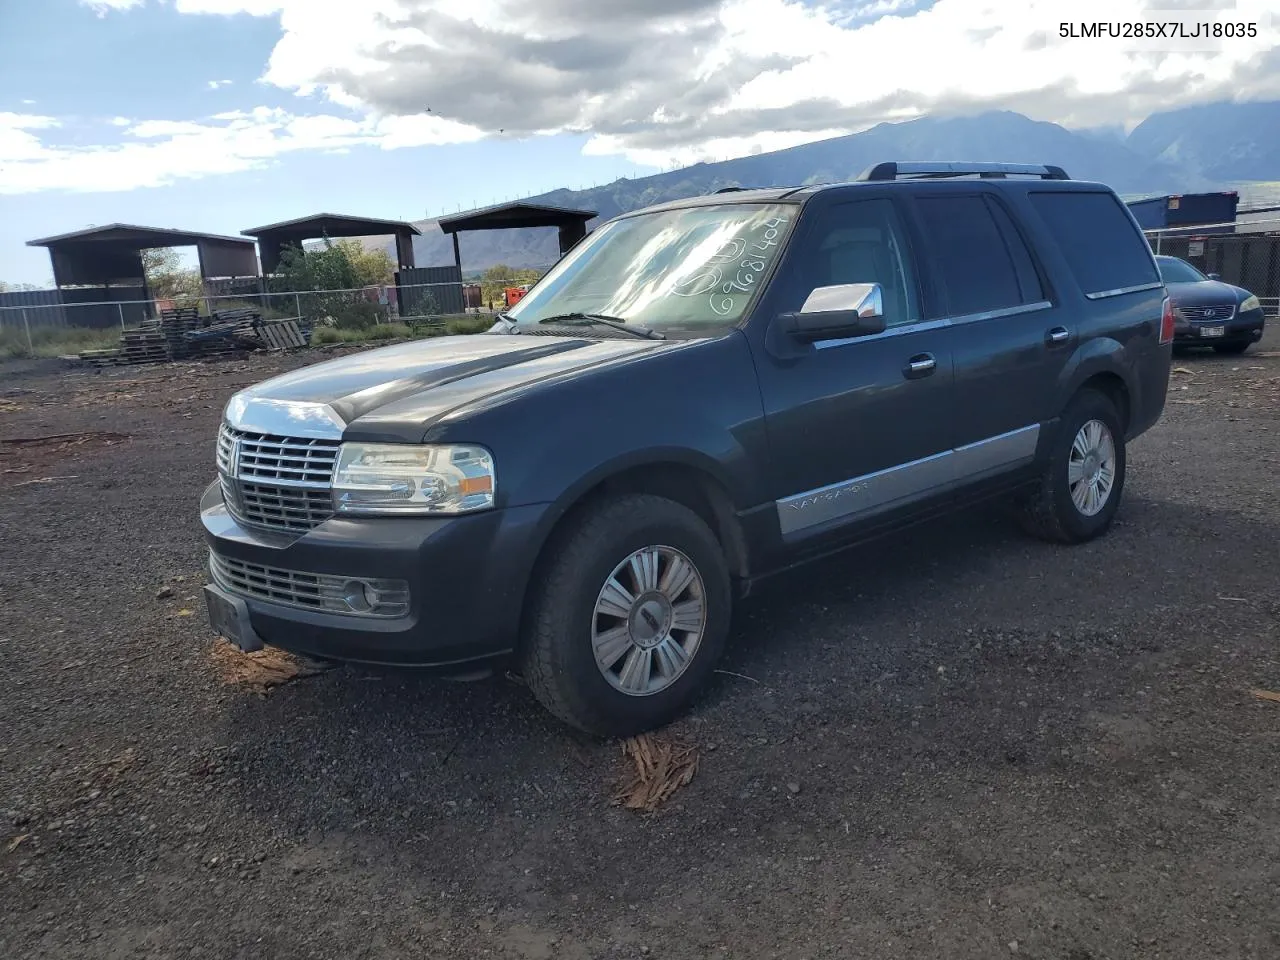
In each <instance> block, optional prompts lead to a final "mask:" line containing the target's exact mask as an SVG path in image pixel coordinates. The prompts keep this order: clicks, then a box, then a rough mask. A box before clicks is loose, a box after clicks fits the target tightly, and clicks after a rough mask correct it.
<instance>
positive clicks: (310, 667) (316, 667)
mask: <svg viewBox="0 0 1280 960" xmlns="http://www.w3.org/2000/svg"><path fill="white" fill-rule="evenodd" d="M210 656H211V657H212V659H213V663H214V666H215V667H217V669H218V673H219V674H220V675H221V677H222V682H223V683H226V684H229V685H231V686H236V687H243V688H245V689H247V690H250V691H252V692H254V693H258V694H262V695H264V696H265V695H266V693H267V691H269V690H271V689H272V688H273V687H278V686H281V685H283V684H286V683H289V682H290V681H292V680H301V679H302V678H304V677H311V676H315V675H316V674H317V673H323V672H324V670H325V669H327V667H326V666H325V665H324V664H321V663H317V662H315V661H313V660H306V659H303V658H301V657H295V656H294V655H293V654H291V653H286V652H285V651H284V650H281V649H279V648H278V647H264V648H263V649H261V650H258V651H256V652H254V653H243V652H242V651H241V650H240V649H239V648H237V647H236V646H235V645H234V644H232V643H228V642H227V641H226V640H224V639H223V638H222V637H218V638H217V640H215V641H214V644H213V648H212V649H211V651H210Z"/></svg>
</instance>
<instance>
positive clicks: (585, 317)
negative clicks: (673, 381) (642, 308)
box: [538, 313, 667, 340]
mask: <svg viewBox="0 0 1280 960" xmlns="http://www.w3.org/2000/svg"><path fill="white" fill-rule="evenodd" d="M538 323H540V324H541V323H562V324H564V325H565V326H567V327H589V326H591V325H592V324H599V325H600V326H602V327H612V328H613V329H615V330H621V331H622V332H623V333H630V334H633V335H634V336H637V337H643V338H644V339H646V340H665V339H667V338H666V335H665V334H662V333H659V332H658V331H657V330H650V329H649V328H648V327H641V326H638V325H637V324H634V323H627V322H626V321H625V320H619V319H618V318H617V317H606V316H604V315H603V314H600V313H557V314H556V315H555V316H551V317H543V318H542V319H541V320H539V321H538Z"/></svg>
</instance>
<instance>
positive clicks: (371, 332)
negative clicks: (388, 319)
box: [365, 323, 413, 340]
mask: <svg viewBox="0 0 1280 960" xmlns="http://www.w3.org/2000/svg"><path fill="white" fill-rule="evenodd" d="M412 334H413V331H412V330H410V329H409V328H408V327H407V326H406V325H405V324H403V323H379V324H377V325H375V326H372V327H370V328H369V329H368V330H367V331H366V332H365V339H366V340H396V339H399V338H402V337H409V336H412Z"/></svg>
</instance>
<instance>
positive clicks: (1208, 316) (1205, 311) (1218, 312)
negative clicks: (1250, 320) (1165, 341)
mask: <svg viewBox="0 0 1280 960" xmlns="http://www.w3.org/2000/svg"><path fill="white" fill-rule="evenodd" d="M1178 310H1179V311H1180V312H1181V313H1182V316H1183V317H1185V318H1186V319H1187V320H1230V319H1231V318H1232V317H1233V316H1234V315H1235V312H1236V308H1235V307H1233V306H1232V305H1231V304H1229V303H1224V304H1220V305H1218V306H1212V307H1179V308H1178Z"/></svg>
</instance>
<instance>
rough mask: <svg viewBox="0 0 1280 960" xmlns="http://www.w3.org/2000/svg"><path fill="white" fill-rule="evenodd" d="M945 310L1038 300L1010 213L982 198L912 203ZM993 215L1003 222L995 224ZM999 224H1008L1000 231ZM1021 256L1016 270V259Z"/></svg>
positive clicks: (961, 313) (955, 312) (966, 311)
mask: <svg viewBox="0 0 1280 960" xmlns="http://www.w3.org/2000/svg"><path fill="white" fill-rule="evenodd" d="M916 206H917V209H918V210H919V211H920V219H921V223H922V225H923V227H924V230H925V234H926V236H927V238H928V243H929V252H930V256H931V260H932V262H933V265H934V269H936V270H937V271H938V278H939V279H940V280H941V281H942V285H943V287H944V288H945V290H946V296H947V311H946V312H947V314H948V315H949V316H953V317H958V316H964V315H966V314H970V313H985V312H986V311H988V310H1003V309H1006V308H1008V307H1018V306H1021V305H1023V304H1025V303H1035V302H1036V301H1037V300H1040V299H1041V296H1042V292H1041V290H1040V284H1039V280H1038V279H1036V280H1035V282H1034V284H1032V282H1031V278H1035V270H1034V268H1033V267H1032V264H1031V257H1030V254H1029V253H1027V250H1026V246H1025V245H1024V244H1023V243H1022V238H1021V236H1020V235H1019V234H1018V233H1017V231H1016V230H1015V229H1014V228H1013V224H1012V223H1011V222H1010V221H1009V217H1008V215H1007V214H1005V212H1004V211H1003V210H1002V209H1000V208H999V207H998V206H997V205H996V204H994V203H991V202H989V201H988V200H987V199H986V198H984V197H982V196H976V195H975V196H950V197H921V198H920V199H918V200H917V201H916ZM997 216H999V217H1001V218H1002V219H1003V223H998V222H997V219H996V218H997ZM1002 225H1007V226H1006V228H1005V229H1004V230H1002V229H1001V226H1002ZM1018 255H1020V256H1021V258H1022V259H1023V264H1024V267H1023V269H1022V270H1019V269H1018V266H1017V264H1016V259H1017V257H1018Z"/></svg>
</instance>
